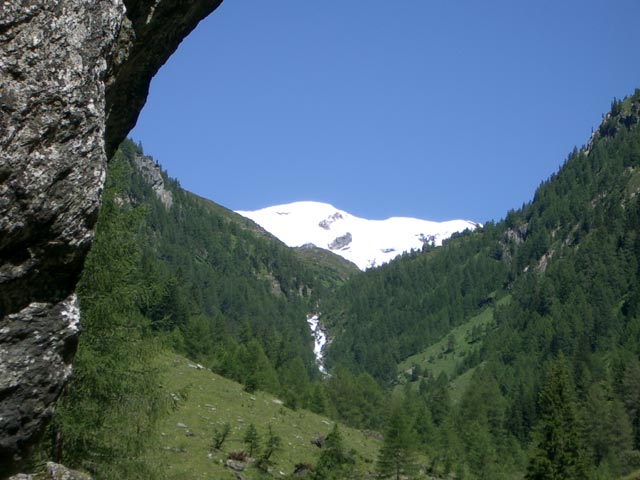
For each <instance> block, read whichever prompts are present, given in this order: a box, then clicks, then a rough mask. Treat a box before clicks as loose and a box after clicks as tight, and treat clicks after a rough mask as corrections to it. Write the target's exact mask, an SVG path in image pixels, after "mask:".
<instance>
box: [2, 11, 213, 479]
mask: <svg viewBox="0 0 640 480" xmlns="http://www.w3.org/2000/svg"><path fill="white" fill-rule="evenodd" d="M220 3H221V0H192V1H190V2H184V1H182V0H124V2H123V0H110V1H105V2H95V1H89V0H12V1H11V2H2V3H1V4H0V478H4V477H5V476H7V475H9V474H10V473H11V472H14V471H16V468H17V466H18V465H19V463H20V461H21V459H22V458H23V457H24V456H25V455H26V454H27V452H28V449H29V447H30V446H31V445H32V444H33V443H34V442H35V441H36V440H37V438H38V434H39V433H40V432H41V431H42V430H43V428H44V426H45V425H46V423H47V422H48V420H49V419H50V418H51V416H52V414H53V411H54V403H55V400H56V399H57V397H58V396H59V394H60V392H61V390H62V387H63V386H64V384H65V382H66V381H67V379H68V377H69V375H70V374H71V362H72V360H73V356H74V353H75V349H76V345H77V337H78V334H79V331H80V329H79V325H78V315H79V314H78V308H77V302H76V298H75V295H74V290H75V285H76V282H77V280H78V277H79V275H80V272H81V269H82V265H83V262H84V258H85V256H86V253H87V251H88V249H89V247H90V245H91V241H92V239H93V228H94V225H95V222H96V218H97V214H98V208H99V205H100V195H101V192H102V187H103V183H104V176H105V167H106V162H107V158H109V157H110V156H111V155H112V154H113V153H114V151H115V149H116V147H117V145H118V144H119V143H120V142H121V141H122V140H123V138H124V136H125V135H126V134H127V133H128V131H129V130H130V129H131V127H132V126H133V125H134V124H135V121H136V119H137V116H138V113H139V111H140V109H141V108H142V106H143V105H144V102H145V100H146V96H147V93H148V87H149V82H150V80H151V77H152V76H153V75H154V74H155V73H156V71H157V70H158V68H159V67H160V66H161V65H162V64H163V63H164V62H165V61H166V60H167V58H168V57H169V55H170V54H171V53H173V51H174V50H175V49H176V47H177V46H178V44H179V43H180V41H181V40H182V39H183V38H184V37H185V36H186V35H187V34H188V33H189V32H190V31H191V30H192V29H193V28H194V27H195V26H196V25H197V23H198V22H199V21H200V20H201V19H202V18H204V17H205V16H206V15H207V14H209V13H210V12H212V11H213V10H214V9H215V8H216V7H217V6H218V5H219V4H220Z"/></svg>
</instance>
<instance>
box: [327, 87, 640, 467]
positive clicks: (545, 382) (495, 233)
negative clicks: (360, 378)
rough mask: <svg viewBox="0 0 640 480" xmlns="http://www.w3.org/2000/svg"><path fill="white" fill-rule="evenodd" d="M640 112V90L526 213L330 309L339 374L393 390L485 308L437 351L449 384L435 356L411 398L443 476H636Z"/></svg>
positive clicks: (413, 414)
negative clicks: (366, 377) (411, 360)
mask: <svg viewBox="0 0 640 480" xmlns="http://www.w3.org/2000/svg"><path fill="white" fill-rule="evenodd" d="M639 117H640V91H636V93H635V94H634V95H633V96H632V97H630V98H627V99H625V100H624V101H617V100H614V102H613V103H612V108H611V112H610V113H609V114H608V115H607V116H606V117H605V118H604V119H603V123H602V125H601V127H600V128H599V130H598V131H597V132H596V133H595V134H594V135H593V137H592V139H591V141H590V142H589V145H588V146H587V147H584V148H582V149H580V150H578V149H575V150H574V151H573V152H572V153H571V154H570V155H569V157H568V159H567V161H566V163H565V164H564V165H563V166H562V167H561V168H560V170H559V171H558V172H557V173H556V174H554V175H552V176H551V177H550V178H549V179H548V180H547V181H545V182H543V183H542V184H541V186H540V187H539V188H538V190H537V192H536V194H535V197H534V199H533V200H532V201H531V202H530V203H528V204H526V205H524V206H523V207H522V208H521V209H519V210H513V211H510V212H509V213H508V214H507V216H506V218H505V219H504V220H503V221H501V222H499V223H497V224H493V223H489V224H487V225H485V226H484V228H482V229H478V230H477V231H475V232H472V233H465V234H462V235H458V236H456V237H455V238H452V239H451V240H449V241H448V242H446V243H445V245H444V246H443V247H442V248H440V249H429V250H427V251H424V252H421V253H414V254H412V255H407V256H405V257H404V258H401V259H399V260H397V261H395V262H393V263H391V264H389V265H387V266H383V267H381V268H379V269H376V270H373V271H369V272H366V273H365V274H364V275H361V276H358V277H356V278H354V279H353V280H352V281H351V282H349V283H347V284H346V285H344V286H343V287H342V288H340V289H339V290H338V292H337V293H336V295H334V296H331V297H330V298H327V299H323V301H322V305H321V310H322V312H323V314H324V319H325V322H327V323H328V324H330V325H331V326H332V331H333V333H334V337H335V338H334V342H333V344H332V346H331V348H330V351H329V361H330V364H332V365H339V364H342V365H344V366H346V367H348V368H349V369H351V370H352V371H355V372H360V371H366V372H369V373H370V374H371V375H373V376H374V377H375V378H376V379H377V380H378V382H379V383H380V384H381V385H383V386H384V387H385V388H389V387H390V386H391V385H392V384H393V383H395V382H397V381H398V376H397V374H398V372H397V371H396V370H395V368H396V365H397V364H398V363H400V361H401V360H404V359H405V358H407V357H409V356H410V355H414V354H419V353H420V352H421V351H422V350H425V349H427V348H428V347H429V346H430V345H431V344H434V343H436V342H437V341H442V342H443V344H444V345H446V343H447V342H445V341H443V339H446V338H447V336H448V334H449V332H450V331H451V330H452V329H453V328H454V327H456V326H459V325H465V324H466V322H468V321H470V320H471V319H472V318H474V317H475V318H479V317H477V315H478V314H480V313H482V312H486V314H485V313H483V316H484V317H485V318H488V319H490V321H485V320H483V322H484V323H482V326H481V328H480V327H479V326H478V325H480V324H477V325H476V327H478V328H476V330H475V331H472V330H471V328H470V327H469V329H467V330H466V331H467V332H468V334H469V338H468V341H467V342H465V348H464V349H461V351H459V352H456V342H455V338H456V337H455V336H454V335H451V340H450V341H449V342H448V345H447V346H446V347H445V346H443V347H442V349H441V350H440V352H439V354H438V355H439V356H440V357H444V356H446V355H449V356H450V358H452V359H454V361H455V365H456V367H455V369H454V371H455V373H454V374H453V375H452V376H451V377H449V376H447V375H446V374H444V373H443V374H441V375H439V376H438V377H434V376H433V375H431V374H430V369H431V366H432V365H434V364H435V362H436V361H437V358H434V355H432V356H431V358H426V359H425V360H424V361H423V362H422V363H419V364H416V365H415V367H416V368H414V369H413V370H412V372H409V373H410V374H411V375H409V383H408V384H407V386H406V387H405V388H404V389H403V391H404V398H405V400H404V401H405V402H406V407H405V409H404V410H405V411H406V412H410V413H408V420H407V421H408V422H409V423H410V424H411V425H412V429H413V432H414V434H415V435H416V436H417V438H418V439H419V441H418V442H417V443H416V444H417V445H421V447H419V448H421V449H423V450H426V451H428V452H429V453H430V457H431V458H432V461H433V464H432V466H433V467H434V469H443V470H445V471H450V472H454V473H455V474H456V475H457V476H458V477H459V478H462V477H464V478H492V479H495V478H514V476H515V477H520V476H523V475H526V478H530V479H538V478H539V479H546V478H567V479H568V478H614V477H616V476H617V475H621V474H623V473H624V472H627V471H629V470H632V469H634V468H638V466H640V415H639V413H638V412H640V403H639V402H640V395H639V394H638V392H640V390H639V389H638V386H639V385H640V362H639V360H638V358H639V357H638V355H639V354H640V277H639V275H640V196H639V195H638V193H639V192H640V125H639ZM540 141H544V139H540ZM514 161H517V159H514ZM500 299H502V300H501V301H497V300H500ZM456 331H460V330H459V329H458V330H456ZM472 333H473V335H472ZM415 358H416V359H419V358H424V356H423V357H420V355H417V356H416V357H415ZM441 371H442V369H441ZM460 388H463V390H462V391H460ZM454 390H455V399H456V401H455V402H453V401H452V400H451V398H452V397H453V396H454V395H453V393H454Z"/></svg>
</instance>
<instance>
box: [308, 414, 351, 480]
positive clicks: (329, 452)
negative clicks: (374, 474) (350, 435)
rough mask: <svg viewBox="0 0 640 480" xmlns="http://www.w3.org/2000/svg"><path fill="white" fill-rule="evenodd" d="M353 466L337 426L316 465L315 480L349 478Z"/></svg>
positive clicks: (328, 438)
mask: <svg viewBox="0 0 640 480" xmlns="http://www.w3.org/2000/svg"><path fill="white" fill-rule="evenodd" d="M352 464H353V459H351V458H350V457H349V456H348V455H347V453H346V452H345V449H344V441H343V439H342V434H341V433H340V430H339V429H338V425H337V424H335V425H334V426H333V430H331V432H330V433H329V435H327V438H326V439H325V441H324V445H323V446H322V453H321V454H320V458H319V459H318V463H317V465H316V469H315V473H314V478H315V479H316V480H341V479H344V478H349V472H350V471H351V466H352Z"/></svg>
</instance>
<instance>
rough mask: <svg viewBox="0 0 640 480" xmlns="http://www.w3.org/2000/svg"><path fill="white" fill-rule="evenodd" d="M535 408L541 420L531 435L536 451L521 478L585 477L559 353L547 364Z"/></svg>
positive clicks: (582, 453)
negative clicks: (539, 413)
mask: <svg viewBox="0 0 640 480" xmlns="http://www.w3.org/2000/svg"><path fill="white" fill-rule="evenodd" d="M539 405H540V411H541V419H540V422H539V424H538V426H537V429H536V431H535V432H534V438H535V440H536V448H535V453H534V455H533V457H532V458H531V459H530V461H529V466H528V468H527V474H526V477H525V478H526V479H527V480H575V479H579V478H581V479H582V478H584V479H586V478H589V475H588V474H587V468H586V452H585V449H584V447H583V444H582V438H581V432H580V425H579V420H578V416H577V413H576V406H575V403H574V401H573V391H572V386H571V381H570V379H569V371H568V368H567V365H566V361H565V359H564V356H563V355H562V354H560V356H559V357H558V359H557V360H555V361H554V362H553V364H552V365H551V368H550V370H549V373H548V375H547V380H546V383H545V385H544V386H543V388H542V390H541V392H540V397H539Z"/></svg>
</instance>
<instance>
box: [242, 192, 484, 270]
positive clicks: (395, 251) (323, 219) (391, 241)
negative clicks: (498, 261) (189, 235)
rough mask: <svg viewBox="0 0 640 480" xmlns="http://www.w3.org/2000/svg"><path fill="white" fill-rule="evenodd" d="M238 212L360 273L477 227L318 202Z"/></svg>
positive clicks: (288, 240)
mask: <svg viewBox="0 0 640 480" xmlns="http://www.w3.org/2000/svg"><path fill="white" fill-rule="evenodd" d="M237 213H239V214H240V215H242V216H244V217H247V218H250V219H251V220H253V221H254V222H256V223H257V224H258V225H260V226H261V227H262V228H264V229H265V230H267V231H268V232H270V233H271V234H273V235H275V236H276V237H278V238H279V239H280V240H281V241H282V242H284V243H285V244H287V245H288V246H290V247H300V246H303V245H306V244H313V245H315V246H317V247H320V248H325V249H327V250H331V251H332V252H334V253H336V254H338V255H340V256H342V257H344V258H346V259H347V260H349V261H351V262H353V263H355V264H356V265H357V266H358V267H359V268H360V269H361V270H365V269H367V268H370V267H375V266H379V265H382V264H383V263H387V262H389V261H391V260H393V259H394V258H395V257H396V256H398V255H400V254H401V253H403V252H408V251H411V250H414V249H421V248H422V246H423V245H424V243H425V242H427V243H429V244H434V245H440V244H441V243H442V241H443V240H444V239H446V238H448V237H450V236H451V235H452V234H453V233H455V232H461V231H463V230H466V229H471V230H473V229H474V228H476V227H477V226H478V225H479V224H477V223H475V222H470V221H467V220H451V221H448V222H430V221H428V220H419V219H417V218H407V217H392V218H388V219H386V220H367V219H364V218H359V217H355V216H353V215H351V214H350V213H347V212H345V211H343V210H338V209H337V208H335V207H334V206H333V205H329V204H328V203H320V202H294V203H289V204H286V205H276V206H275V207H267V208H263V209H260V210H255V211H250V212H247V211H239V212H237Z"/></svg>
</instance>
